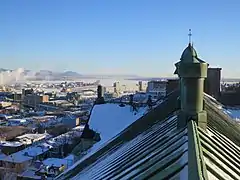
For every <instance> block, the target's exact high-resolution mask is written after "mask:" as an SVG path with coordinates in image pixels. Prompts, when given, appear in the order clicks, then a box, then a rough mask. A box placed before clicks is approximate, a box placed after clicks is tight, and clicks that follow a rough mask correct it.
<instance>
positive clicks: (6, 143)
mask: <svg viewBox="0 0 240 180" xmlns="http://www.w3.org/2000/svg"><path fill="white" fill-rule="evenodd" d="M22 145H23V143H21V142H18V141H0V146H6V147H19V146H22Z"/></svg>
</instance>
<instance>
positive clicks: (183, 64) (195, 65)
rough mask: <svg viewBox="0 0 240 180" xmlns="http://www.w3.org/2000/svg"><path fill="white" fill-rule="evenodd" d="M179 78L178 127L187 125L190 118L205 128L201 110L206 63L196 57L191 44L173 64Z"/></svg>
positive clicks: (204, 117)
mask: <svg viewBox="0 0 240 180" xmlns="http://www.w3.org/2000/svg"><path fill="white" fill-rule="evenodd" d="M175 66H176V71H175V73H176V74H178V76H179V78H180V86H181V95H180V98H181V111H182V113H181V114H180V116H179V123H178V128H183V127H185V126H186V125H187V122H188V121H189V120H190V119H193V120H195V121H196V122H197V124H198V125H199V126H201V127H202V128H206V126H207V125H206V124H207V116H206V112H204V111H203V91H204V79H205V78H206V77H207V69H208V64H207V63H206V62H204V61H203V60H201V59H199V58H198V57H197V52H196V50H195V49H194V48H193V47H192V45H191V44H189V45H188V47H187V48H186V49H185V50H184V52H183V54H182V56H181V59H180V61H179V62H178V63H176V64H175Z"/></svg>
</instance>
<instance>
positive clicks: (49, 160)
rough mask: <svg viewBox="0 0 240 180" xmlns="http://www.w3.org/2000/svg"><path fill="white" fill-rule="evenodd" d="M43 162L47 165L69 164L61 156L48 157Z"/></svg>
mask: <svg viewBox="0 0 240 180" xmlns="http://www.w3.org/2000/svg"><path fill="white" fill-rule="evenodd" d="M43 164H44V165H45V166H52V165H53V166H54V167H61V166H62V165H65V166H68V161H67V160H66V159H60V158H47V159H45V160H44V161H43Z"/></svg>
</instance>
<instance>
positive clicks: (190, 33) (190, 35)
mask: <svg viewBox="0 0 240 180" xmlns="http://www.w3.org/2000/svg"><path fill="white" fill-rule="evenodd" d="M188 31H189V33H188V40H189V44H192V30H191V29H189V30H188Z"/></svg>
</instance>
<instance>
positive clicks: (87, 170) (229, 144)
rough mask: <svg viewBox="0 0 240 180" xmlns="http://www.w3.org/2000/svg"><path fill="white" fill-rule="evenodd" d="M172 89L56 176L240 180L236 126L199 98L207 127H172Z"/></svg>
mask: <svg viewBox="0 0 240 180" xmlns="http://www.w3.org/2000/svg"><path fill="white" fill-rule="evenodd" d="M178 96H179V92H178V91H175V92H173V93H171V94H170V95H168V96H167V97H166V99H165V100H164V101H163V102H162V103H161V104H159V105H158V106H157V107H156V108H154V109H153V110H152V111H150V112H148V113H147V114H146V115H144V116H143V117H141V118H139V119H138V120H137V121H135V122H133V123H132V124H131V125H130V126H128V127H127V128H126V129H125V130H123V131H122V132H121V133H120V134H119V135H117V137H116V138H114V139H113V140H112V141H110V142H109V143H107V144H106V145H105V146H104V147H103V148H102V149H100V150H99V151H97V152H96V153H94V154H93V155H91V156H90V157H88V158H85V159H84V160H80V161H79V162H78V163H76V165H75V166H74V167H73V168H71V169H69V170H68V171H66V172H65V173H64V174H62V175H61V176H60V177H58V179H80V178H81V179H184V180H186V179H229V180H230V179H240V172H239V168H240V137H239V133H240V126H239V125H238V124H237V123H236V122H235V121H233V120H232V119H231V118H230V117H229V116H228V115H226V114H225V113H224V112H222V110H221V109H219V108H218V106H219V104H217V102H216V101H213V100H212V99H211V98H210V97H209V96H206V95H205V97H204V102H205V110H206V111H207V113H208V124H207V129H206V130H203V129H201V128H200V127H198V126H197V124H196V122H195V121H192V120H190V121H189V122H188V125H187V126H186V127H185V128H182V129H177V121H178V118H177V114H178V113H179V109H178V106H177V104H176V99H177V98H178Z"/></svg>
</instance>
